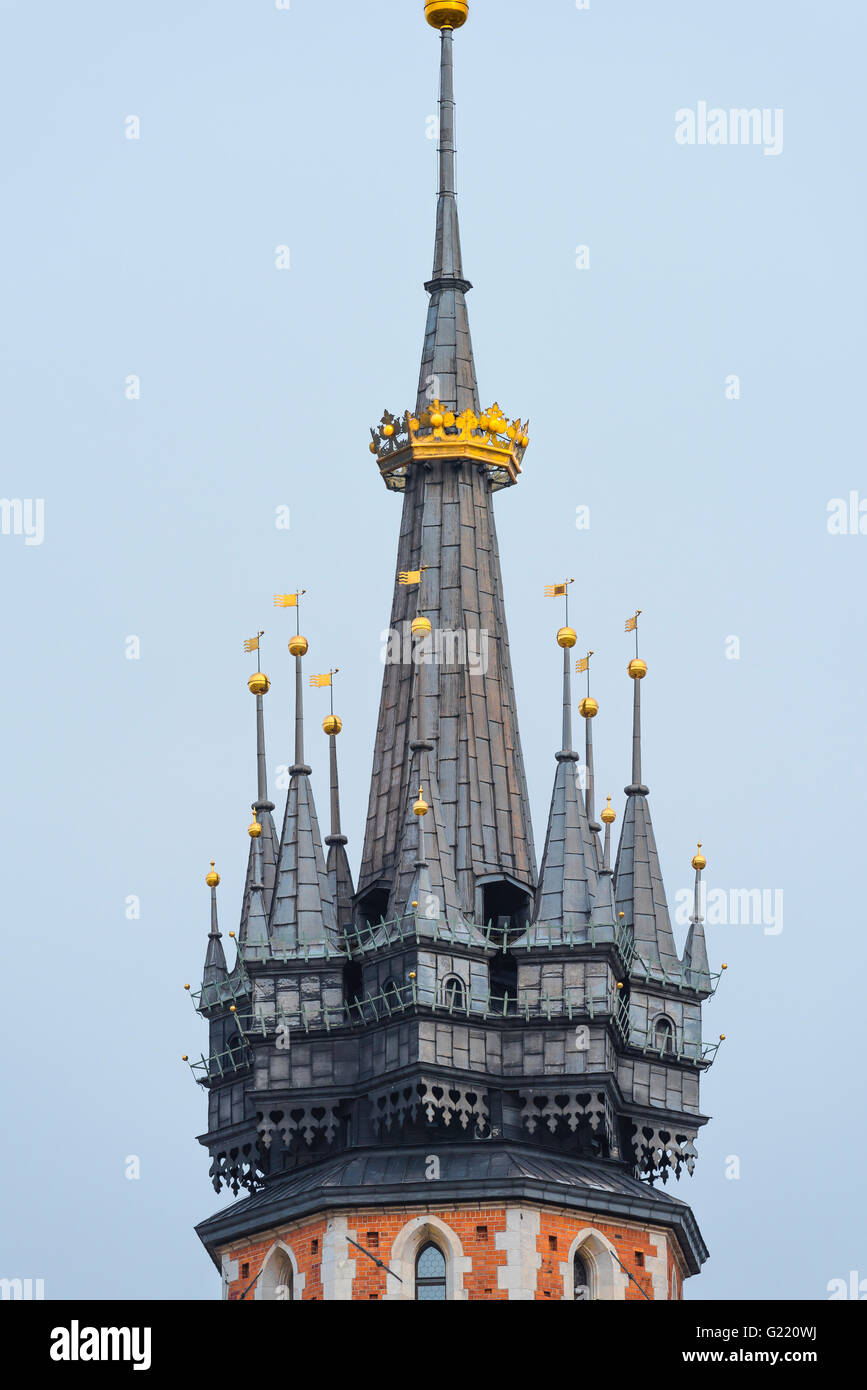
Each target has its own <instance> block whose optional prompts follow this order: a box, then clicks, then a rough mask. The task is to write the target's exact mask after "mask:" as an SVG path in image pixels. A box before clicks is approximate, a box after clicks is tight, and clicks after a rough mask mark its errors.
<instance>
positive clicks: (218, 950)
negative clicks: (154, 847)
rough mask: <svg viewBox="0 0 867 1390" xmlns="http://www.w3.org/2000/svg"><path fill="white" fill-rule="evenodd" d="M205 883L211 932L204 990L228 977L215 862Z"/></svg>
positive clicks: (218, 878) (204, 976)
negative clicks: (208, 900) (219, 914)
mask: <svg viewBox="0 0 867 1390" xmlns="http://www.w3.org/2000/svg"><path fill="white" fill-rule="evenodd" d="M205 882H206V883H207V885H208V887H209V888H210V890H211V930H210V932H209V933H208V948H207V950H206V951H205V968H204V970H203V971H202V988H203V989H204V987H205V986H206V985H215V984H219V983H220V982H221V981H222V980H225V978H226V975H227V969H226V957H225V954H224V953H223V945H222V940H221V936H220V928H219V924H218V922H217V888H218V886H219V882H220V875H219V874H218V873H217V871H216V869H215V868H214V861H213V859H212V860H211V871H210V873H209V874H208V875H207V876H206V878H205Z"/></svg>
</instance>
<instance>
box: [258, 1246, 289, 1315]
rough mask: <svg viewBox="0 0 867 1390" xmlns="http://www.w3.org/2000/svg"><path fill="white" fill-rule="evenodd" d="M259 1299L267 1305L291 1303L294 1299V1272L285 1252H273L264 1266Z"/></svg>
mask: <svg viewBox="0 0 867 1390" xmlns="http://www.w3.org/2000/svg"><path fill="white" fill-rule="evenodd" d="M260 1297H261V1298H262V1299H264V1300H265V1302H267V1303H272V1302H273V1303H291V1302H292V1299H293V1298H294V1297H295V1271H294V1269H293V1268H292V1261H291V1260H290V1258H289V1256H288V1255H287V1253H286V1251H285V1250H275V1252H274V1253H273V1254H272V1255H271V1257H270V1259H269V1260H268V1261H267V1263H266V1264H265V1268H264V1269H263V1271H262V1276H261V1290H260Z"/></svg>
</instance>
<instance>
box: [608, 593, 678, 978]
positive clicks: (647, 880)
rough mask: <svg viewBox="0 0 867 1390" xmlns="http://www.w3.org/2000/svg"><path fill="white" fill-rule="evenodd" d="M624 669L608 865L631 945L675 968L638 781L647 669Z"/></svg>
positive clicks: (635, 663)
mask: <svg viewBox="0 0 867 1390" xmlns="http://www.w3.org/2000/svg"><path fill="white" fill-rule="evenodd" d="M631 621H632V620H631ZM631 630H632V631H635V630H636V629H635V628H632V629H631ZM627 669H628V674H629V676H630V678H631V680H632V682H633V710H632V781H631V783H630V784H629V786H628V787H626V789H625V790H626V796H627V801H626V810H625V812H624V815H623V827H622V829H621V832H620V845H619V847H618V850H617V863H616V864H615V866H614V883H615V891H614V897H615V904H616V907H617V911H618V912H622V913H623V914H624V917H625V920H626V924H627V926H629V927H631V928H632V930H633V934H634V938H635V949H636V952H637V954H638V955H639V956H640V957H641V959H642V960H643V961H645V962H646V963H647V964H648V966H650V967H654V966H655V967H656V970H657V971H658V970H659V967H660V966H662V967H663V969H665V970H666V971H668V972H669V973H671V974H679V973H680V961H679V960H678V956H677V950H676V948H675V944H674V936H673V934H672V930H671V921H670V919H669V916H668V903H667V902H666V898H665V887H664V885H663V882H662V873H661V871H660V867H659V855H658V853H657V849H656V840H655V838H654V834H653V825H652V823H651V819H650V807H649V806H648V804H647V798H648V795H649V788H647V787H646V786H644V784H643V783H642V781H641V682H642V680H643V679H644V677H645V676H646V675H647V663H646V662H644V661H642V660H641V658H640V657H638V656H636V657H634V658H633V660H632V661H630V663H629V666H628V668H627Z"/></svg>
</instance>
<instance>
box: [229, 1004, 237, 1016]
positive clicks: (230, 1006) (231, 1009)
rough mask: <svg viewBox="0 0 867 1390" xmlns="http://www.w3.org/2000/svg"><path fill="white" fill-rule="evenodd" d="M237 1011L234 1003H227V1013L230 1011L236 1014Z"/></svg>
mask: <svg viewBox="0 0 867 1390" xmlns="http://www.w3.org/2000/svg"><path fill="white" fill-rule="evenodd" d="M237 1012H238V1010H237V1009H236V1008H235V1005H234V1004H230V1005H229V1013H230V1014H236V1013H237Z"/></svg>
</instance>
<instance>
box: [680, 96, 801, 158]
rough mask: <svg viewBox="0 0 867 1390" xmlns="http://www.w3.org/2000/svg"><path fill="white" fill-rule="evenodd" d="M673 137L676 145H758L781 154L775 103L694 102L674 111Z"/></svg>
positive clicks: (780, 130) (780, 117) (779, 119)
mask: <svg viewBox="0 0 867 1390" xmlns="http://www.w3.org/2000/svg"><path fill="white" fill-rule="evenodd" d="M674 120H675V131H674V138H675V140H676V141H677V143H678V144H679V145H761V147H762V153H763V154H770V155H777V154H782V153H783V110H782V107H780V106H777V107H775V108H774V109H771V108H770V107H769V106H764V107H762V108H761V110H760V109H759V107H758V106H752V107H750V108H749V109H747V107H745V106H734V107H731V108H730V109H729V110H728V111H726V110H725V109H724V108H723V107H722V106H710V107H709V106H708V104H707V102H706V101H700V102H698V103H697V105H696V108H695V110H693V109H692V107H690V106H682V107H681V108H680V110H679V111H675V113H674Z"/></svg>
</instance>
